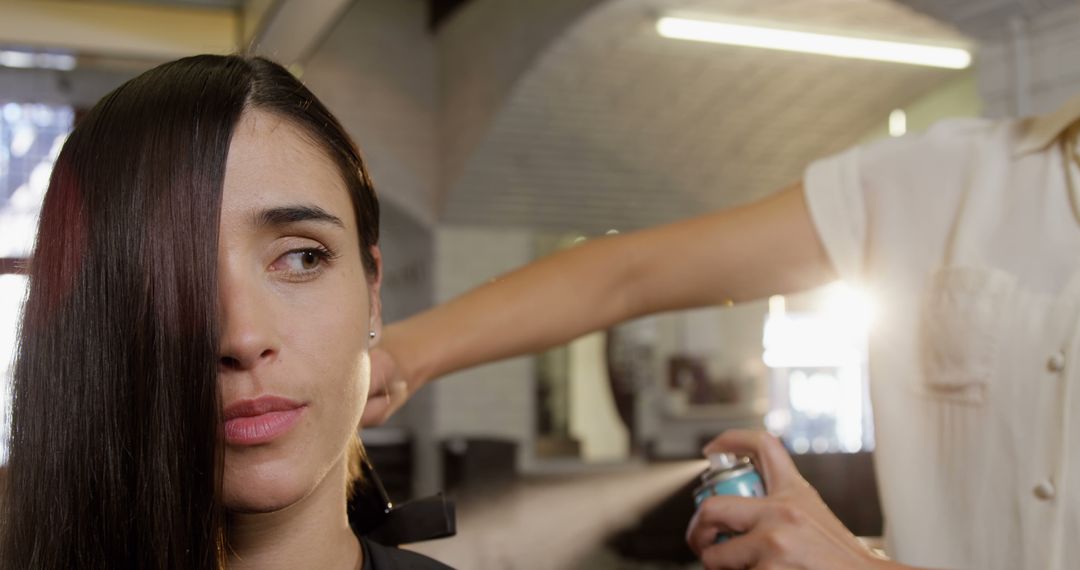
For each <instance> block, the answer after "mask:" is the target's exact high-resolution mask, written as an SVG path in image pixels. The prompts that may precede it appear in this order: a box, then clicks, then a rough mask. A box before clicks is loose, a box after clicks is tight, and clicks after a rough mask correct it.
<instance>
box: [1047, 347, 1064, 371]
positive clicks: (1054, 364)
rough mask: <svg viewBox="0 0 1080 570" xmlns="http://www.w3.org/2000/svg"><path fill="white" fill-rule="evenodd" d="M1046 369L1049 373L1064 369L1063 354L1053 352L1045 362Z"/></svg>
mask: <svg viewBox="0 0 1080 570" xmlns="http://www.w3.org/2000/svg"><path fill="white" fill-rule="evenodd" d="M1046 368H1047V370H1049V371H1050V372H1061V371H1062V370H1064V369H1065V353H1064V352H1060V351H1058V352H1055V353H1054V354H1052V355H1050V359H1049V360H1047V361H1046Z"/></svg>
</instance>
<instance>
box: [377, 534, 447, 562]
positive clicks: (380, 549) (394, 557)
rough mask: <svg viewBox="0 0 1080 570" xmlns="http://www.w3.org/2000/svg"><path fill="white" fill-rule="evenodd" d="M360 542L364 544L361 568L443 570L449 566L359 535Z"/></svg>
mask: <svg viewBox="0 0 1080 570" xmlns="http://www.w3.org/2000/svg"><path fill="white" fill-rule="evenodd" d="M360 543H361V544H362V545H363V546H364V568H363V570H405V569H408V570H413V569H416V570H444V569H447V568H450V567H449V566H447V565H446V564H443V563H442V562H439V561H438V560H434V559H431V558H428V557H427V556H424V555H423V554H418V553H416V552H411V551H409V550H402V549H400V548H392V547H389V546H383V545H381V544H379V543H377V542H375V541H373V540H370V539H367V538H364V537H360Z"/></svg>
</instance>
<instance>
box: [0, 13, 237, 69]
mask: <svg viewBox="0 0 1080 570" xmlns="http://www.w3.org/2000/svg"><path fill="white" fill-rule="evenodd" d="M0 13H3V17H2V18H0V45H3V46H5V47H23V48H31V49H41V50H67V51H73V52H75V53H77V54H91V55H103V56H109V57H121V58H135V59H149V60H168V59H175V58H177V57H183V56H187V55H192V54H197V53H230V52H233V51H236V49H237V47H238V46H239V45H240V38H239V35H240V15H239V14H238V13H237V12H236V11H233V10H227V9H221V10H216V9H205V8H182V7H175V6H153V7H149V6H144V5H137V4H120V3H116V4H113V3H107V2H93V3H90V2H77V1H71V0H69V1H52V0H0Z"/></svg>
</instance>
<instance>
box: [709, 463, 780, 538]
mask: <svg viewBox="0 0 1080 570" xmlns="http://www.w3.org/2000/svg"><path fill="white" fill-rule="evenodd" d="M716 495H735V496H738V497H764V496H765V483H764V482H763V481H762V480H761V475H759V474H758V472H757V469H754V464H753V463H751V462H750V458H748V457H743V456H740V455H735V454H734V453H713V454H710V455H709V468H708V469H706V470H705V472H704V473H702V474H701V485H700V486H699V487H698V488H697V489H695V490H694V505H695V506H701V503H703V502H704V501H705V499H708V498H709V497H714V496H716ZM729 538H731V535H726V534H720V535H717V536H716V542H724V541H725V540H727V539H729Z"/></svg>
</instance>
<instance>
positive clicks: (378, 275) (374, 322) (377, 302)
mask: <svg viewBox="0 0 1080 570" xmlns="http://www.w3.org/2000/svg"><path fill="white" fill-rule="evenodd" d="M370 251H371V258H372V259H373V260H375V272H374V274H372V275H368V276H367V281H368V303H369V306H370V307H371V310H370V315H371V316H370V317H369V319H370V322H369V323H368V330H369V331H371V332H373V333H375V335H374V336H373V337H372V338H371V339H370V341H371V342H370V343H369V344H370V346H375V344H377V343H378V341H379V338H381V337H382V276H383V264H382V251H380V250H379V246H377V245H373V246H371V249H370Z"/></svg>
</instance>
